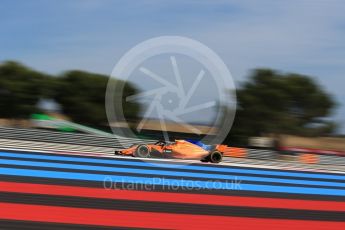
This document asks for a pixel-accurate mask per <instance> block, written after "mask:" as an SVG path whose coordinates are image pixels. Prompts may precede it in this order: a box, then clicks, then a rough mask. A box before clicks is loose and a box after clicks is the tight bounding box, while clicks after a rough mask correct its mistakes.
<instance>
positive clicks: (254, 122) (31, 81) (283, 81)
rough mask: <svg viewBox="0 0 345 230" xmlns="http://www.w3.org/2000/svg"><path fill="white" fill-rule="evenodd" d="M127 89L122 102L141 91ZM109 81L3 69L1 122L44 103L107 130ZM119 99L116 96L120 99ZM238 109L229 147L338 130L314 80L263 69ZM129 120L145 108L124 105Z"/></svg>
mask: <svg viewBox="0 0 345 230" xmlns="http://www.w3.org/2000/svg"><path fill="white" fill-rule="evenodd" d="M117 81H118V82H117V83H118V84H120V85H121V84H124V85H123V87H124V93H123V94H122V95H118V97H122V98H117V99H119V100H122V101H123V102H124V100H125V98H126V97H127V96H129V95H134V94H137V93H138V89H137V88H136V87H135V86H134V85H132V84H130V83H125V82H122V81H119V80H117ZM107 82H108V76H106V75H101V74H95V73H89V72H84V71H69V72H66V73H64V74H62V75H61V76H58V77H56V76H55V77H54V76H50V75H47V74H44V73H41V72H38V71H34V70H32V69H30V68H28V67H26V66H24V65H22V64H20V63H17V62H13V61H7V62H4V63H1V64H0V108H1V110H0V117H1V118H29V116H30V115H31V114H33V113H37V112H41V111H40V108H39V106H38V104H39V102H40V100H42V99H50V100H53V101H55V102H57V103H58V104H59V105H60V106H61V110H62V112H63V113H64V114H65V115H67V116H68V117H70V118H71V119H72V120H73V121H75V122H77V123H81V124H84V125H89V126H92V127H97V128H100V127H103V128H104V127H106V126H108V120H107V117H106V112H105V92H106V86H107ZM115 95H116V94H115ZM237 99H238V109H237V114H236V117H235V121H234V126H233V128H232V130H231V132H230V134H229V135H228V137H227V140H226V141H225V142H227V143H233V144H238V143H244V144H245V143H247V140H248V137H251V136H260V135H265V134H293V135H302V136H324V135H329V134H333V133H334V132H335V128H336V127H337V125H336V124H335V123H334V122H332V120H331V119H330V118H329V116H330V115H331V113H332V111H333V109H334V108H335V107H336V103H335V102H334V100H333V98H332V97H331V96H330V95H329V94H328V93H327V92H326V91H325V90H324V89H323V88H322V87H321V86H319V85H318V84H317V83H316V82H315V81H314V80H313V79H312V78H310V77H308V76H304V75H299V74H281V73H279V72H277V71H274V70H270V69H257V70H255V71H253V72H252V74H251V76H250V77H249V79H248V81H246V82H244V83H243V84H242V85H241V86H240V87H239V88H238V89H237ZM123 106H125V107H124V116H125V117H126V119H133V120H135V118H137V116H138V115H139V112H140V104H139V103H128V102H126V103H123Z"/></svg>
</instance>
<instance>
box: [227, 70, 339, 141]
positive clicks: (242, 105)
mask: <svg viewBox="0 0 345 230" xmlns="http://www.w3.org/2000/svg"><path fill="white" fill-rule="evenodd" d="M237 99H238V110H237V114H236V118H235V121H234V126H233V129H232V131H231V133H230V135H229V137H228V140H231V139H234V140H237V141H240V142H243V141H244V140H247V138H248V137H250V136H260V135H263V134H293V135H303V136H318V135H328V134H332V133H333V132H334V131H335V127H336V125H335V124H334V123H333V122H331V121H330V120H329V119H327V117H328V116H330V115H331V112H332V110H333V109H334V108H335V106H336V103H335V102H334V100H333V98H332V97H331V96H330V95H329V94H328V93H327V92H326V91H325V90H324V89H323V88H322V87H321V86H319V85H318V84H317V83H316V82H315V81H314V80H313V79H311V78H310V77H308V76H304V75H299V74H280V73H278V72H276V71H274V70H270V69H257V70H255V71H253V73H252V75H251V76H250V78H249V80H248V81H247V82H245V83H244V84H243V85H242V86H241V87H239V89H238V90H237Z"/></svg>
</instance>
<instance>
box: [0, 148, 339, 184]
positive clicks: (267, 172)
mask: <svg viewBox="0 0 345 230" xmlns="http://www.w3.org/2000/svg"><path fill="white" fill-rule="evenodd" d="M0 156H5V157H16V158H25V159H45V160H57V161H59V160H60V161H70V162H84V163H102V164H114V165H115V164H117V165H119V164H120V165H123V166H144V167H162V168H176V169H188V170H203V171H211V172H226V173H247V174H257V175H268V176H291V177H303V178H315V179H333V180H345V176H343V175H332V174H326V173H302V172H286V171H277V170H255V169H241V168H234V167H217V166H214V167H212V166H195V165H181V164H164V163H154V162H145V161H143V162H137V161H123V160H117V159H109V160H108V159H97V158H87V157H69V156H51V155H36V154H22V153H21V154H16V153H11V152H0Z"/></svg>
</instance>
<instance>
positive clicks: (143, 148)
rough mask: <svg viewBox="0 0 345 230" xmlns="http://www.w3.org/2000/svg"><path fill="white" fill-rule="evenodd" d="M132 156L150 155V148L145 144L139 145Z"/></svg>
mask: <svg viewBox="0 0 345 230" xmlns="http://www.w3.org/2000/svg"><path fill="white" fill-rule="evenodd" d="M134 156H136V157H142V158H146V157H149V156H150V149H149V147H148V146H147V145H139V146H138V147H137V149H136V150H135V152H134Z"/></svg>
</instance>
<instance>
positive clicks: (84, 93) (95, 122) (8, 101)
mask: <svg viewBox="0 0 345 230" xmlns="http://www.w3.org/2000/svg"><path fill="white" fill-rule="evenodd" d="M117 81H118V80H117ZM107 82H108V76H106V75H101V74H94V73H89V72H84V71H69V72H65V73H63V74H62V75H60V76H50V75H47V74H43V73H40V72H37V71H34V70H31V69H30V68H28V67H25V66H23V65H21V64H19V63H17V62H4V63H2V64H0V117H2V118H29V116H30V115H31V114H32V113H37V112H41V111H40V109H39V108H38V106H37V104H38V102H39V100H40V99H54V100H55V101H56V102H57V103H58V104H60V105H61V108H62V112H63V113H64V114H65V115H67V116H68V117H70V118H71V119H72V120H73V121H75V122H79V123H82V124H85V125H90V126H94V127H100V126H107V124H108V120H107V117H106V112H105V92H106V86H107ZM118 83H119V84H125V85H124V87H125V91H126V93H125V94H124V95H123V97H126V95H127V94H128V93H129V94H135V93H136V92H137V91H138V90H137V89H136V88H135V87H134V86H133V85H131V84H130V83H124V82H122V81H120V82H118ZM139 110H140V106H139V104H138V103H126V105H125V107H124V115H125V117H126V118H129V119H130V118H135V117H136V116H137V115H138V113H139Z"/></svg>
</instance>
